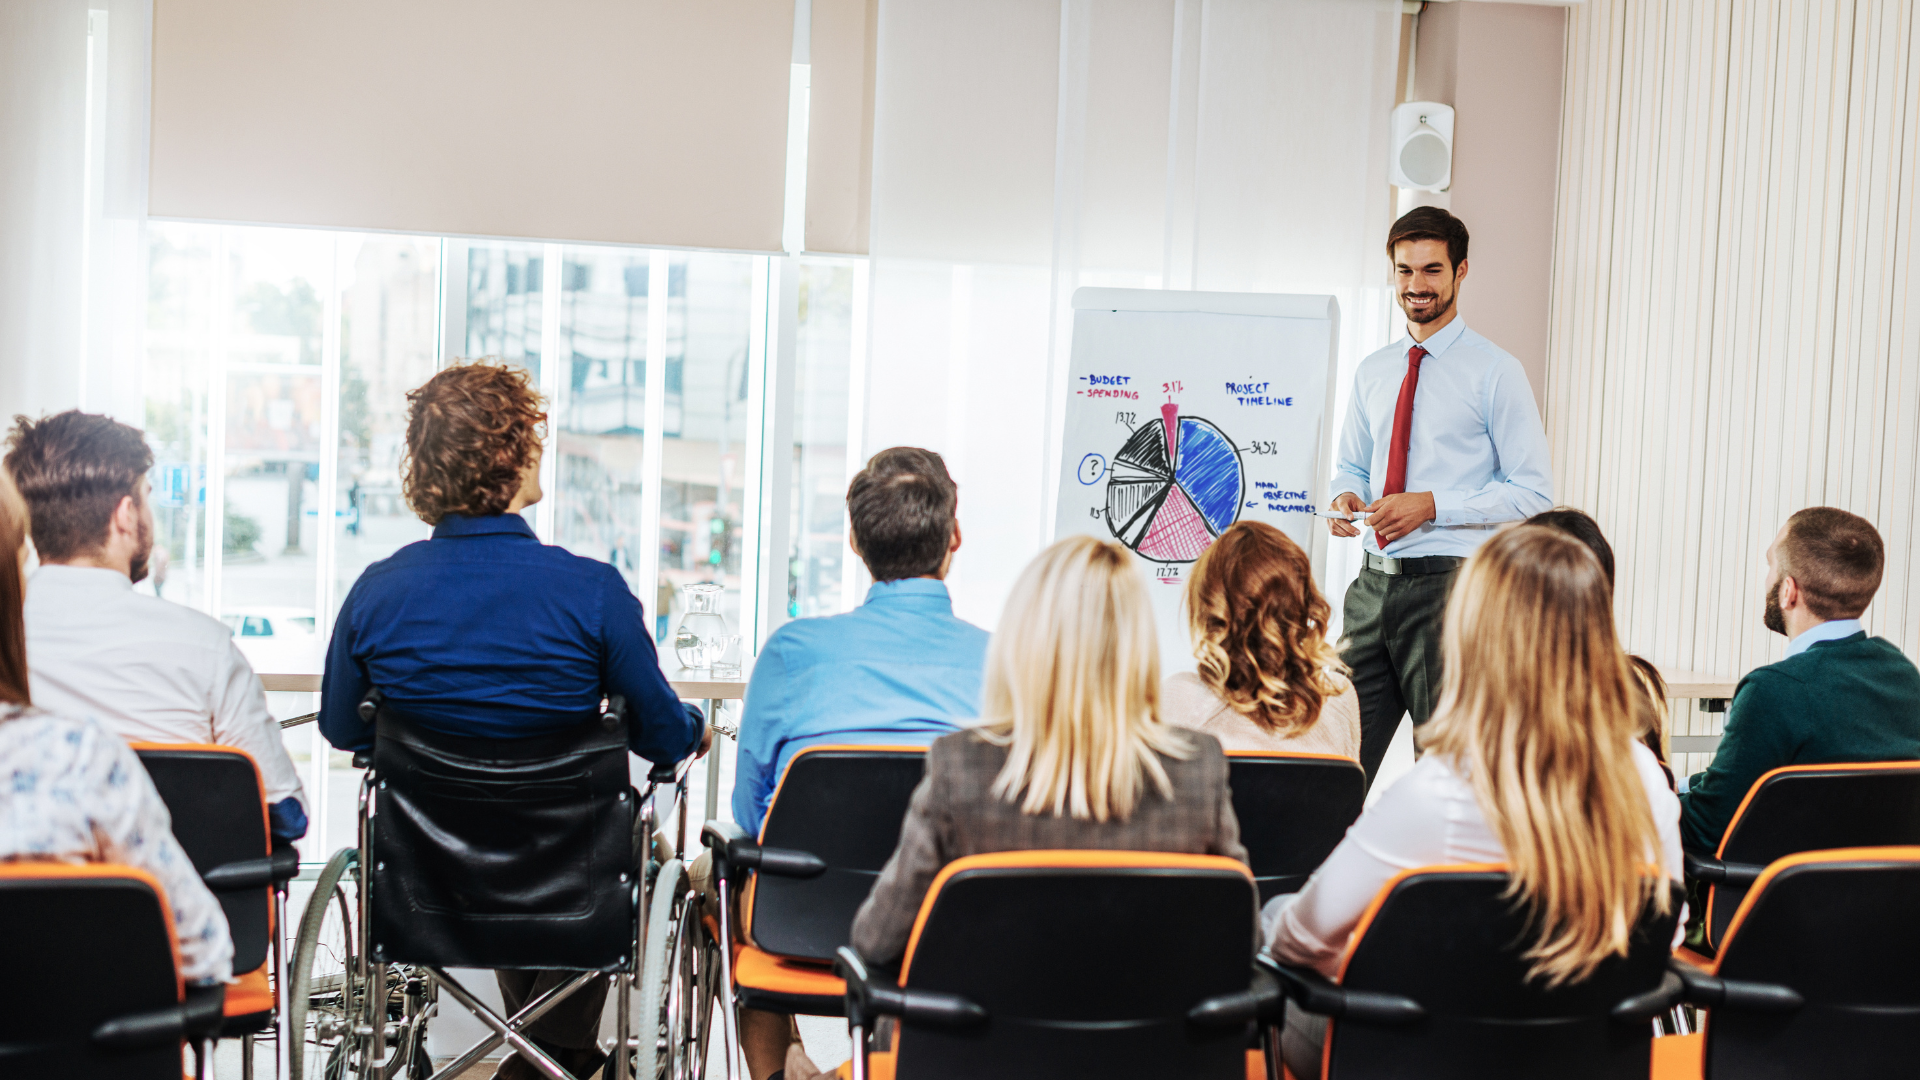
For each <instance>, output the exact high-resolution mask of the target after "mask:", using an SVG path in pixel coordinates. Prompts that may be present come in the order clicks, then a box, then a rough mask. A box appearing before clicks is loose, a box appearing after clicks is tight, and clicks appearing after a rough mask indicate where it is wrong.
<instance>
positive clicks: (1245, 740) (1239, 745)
mask: <svg viewBox="0 0 1920 1080" xmlns="http://www.w3.org/2000/svg"><path fill="white" fill-rule="evenodd" d="M1335 681H1336V682H1338V683H1339V684H1340V685H1341V686H1343V687H1345V688H1346V689H1344V690H1343V691H1341V692H1340V693H1338V694H1335V695H1334V696H1332V697H1330V698H1327V699H1326V700H1325V701H1323V702H1321V704H1320V716H1319V718H1318V719H1316V720H1315V721H1314V722H1313V725H1312V726H1311V727H1309V728H1307V730H1305V731H1302V732H1299V733H1298V734H1294V735H1275V734H1273V733H1272V732H1270V731H1266V730H1263V729H1262V728H1261V727H1260V725H1258V724H1256V723H1254V722H1253V721H1252V720H1249V719H1247V718H1246V717H1245V716H1242V715H1241V714H1240V713H1239V712H1237V711H1235V710H1234V709H1233V708H1232V707H1231V706H1229V705H1228V704H1227V703H1226V702H1224V701H1222V700H1220V698H1219V696H1218V695H1216V694H1215V693H1214V692H1213V691H1212V690H1210V689H1208V688H1207V684H1206V683H1203V682H1201V681H1200V676H1198V675H1195V674H1194V673H1193V672H1191V671H1183V672H1181V673H1180V674H1178V675H1175V676H1173V677H1171V678H1169V679H1167V680H1166V681H1165V682H1163V683H1161V684H1160V718H1161V719H1162V720H1165V721H1166V722H1167V723H1169V724H1174V725H1176V726H1179V727H1183V728H1192V729H1193V730H1194V731H1204V732H1206V733H1207V734H1209V735H1211V736H1213V737H1214V738H1216V739H1218V740H1220V749H1222V750H1277V751H1282V752H1285V753H1289V754H1338V755H1340V756H1341V757H1350V758H1353V759H1354V760H1356V761H1358V760H1359V758H1360V695H1359V694H1357V693H1355V692H1354V690H1353V684H1351V683H1349V682H1347V681H1346V680H1345V679H1344V678H1340V677H1339V676H1335Z"/></svg>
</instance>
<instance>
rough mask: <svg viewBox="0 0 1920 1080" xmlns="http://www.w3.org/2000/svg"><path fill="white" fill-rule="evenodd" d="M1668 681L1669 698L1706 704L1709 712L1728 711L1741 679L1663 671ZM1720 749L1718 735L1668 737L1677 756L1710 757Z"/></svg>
mask: <svg viewBox="0 0 1920 1080" xmlns="http://www.w3.org/2000/svg"><path fill="white" fill-rule="evenodd" d="M1660 677H1661V678H1662V679H1664V680H1666V683H1667V697H1669V698H1691V699H1693V700H1695V701H1701V702H1705V703H1706V706H1705V707H1706V710H1707V711H1708V712H1725V711H1726V708H1727V704H1726V703H1727V701H1728V699H1730V698H1732V697H1733V687H1734V684H1736V683H1738V682H1739V681H1740V680H1739V679H1737V678H1730V677H1728V676H1725V675H1709V674H1706V673H1704V672H1699V671H1686V670H1683V669H1680V668H1661V669H1660ZM1719 748H1720V736H1718V735H1668V736H1667V749H1668V750H1669V751H1671V752H1672V753H1675V754H1711V753H1713V752H1714V751H1716V750H1718V749H1719Z"/></svg>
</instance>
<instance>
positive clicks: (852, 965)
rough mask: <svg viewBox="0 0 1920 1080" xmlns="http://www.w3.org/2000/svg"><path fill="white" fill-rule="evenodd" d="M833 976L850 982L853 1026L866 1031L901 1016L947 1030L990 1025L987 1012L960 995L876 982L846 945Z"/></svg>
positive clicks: (849, 1017)
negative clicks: (880, 1018)
mask: <svg viewBox="0 0 1920 1080" xmlns="http://www.w3.org/2000/svg"><path fill="white" fill-rule="evenodd" d="M833 973H834V974H835V975H838V976H840V978H841V979H843V980H845V981H846V984H847V1022H848V1023H850V1024H857V1025H860V1026H862V1027H865V1026H868V1025H870V1024H872V1022H873V1018H874V1017H877V1016H898V1017H900V1018H901V1019H903V1020H912V1021H914V1022H915V1023H920V1024H930V1025H933V1026H934V1027H944V1028H966V1027H973V1026H975V1025H978V1024H984V1023H986V1022H987V1010H985V1009H983V1008H981V1007H980V1006H978V1005H976V1004H974V1003H973V1002H971V1001H968V1000H967V999H966V998H963V997H961V996H960V995H959V994H945V993H940V992H939V991H935V990H904V989H902V988H900V987H898V986H891V985H887V984H886V983H885V982H883V981H880V980H876V979H874V978H873V976H872V975H871V974H870V973H869V972H868V971H867V965H866V963H865V962H864V961H862V960H861V959H860V954H859V953H857V952H855V951H854V950H853V948H852V947H851V946H847V945H842V946H841V947H840V948H839V950H838V951H836V952H835V953H834V959H833Z"/></svg>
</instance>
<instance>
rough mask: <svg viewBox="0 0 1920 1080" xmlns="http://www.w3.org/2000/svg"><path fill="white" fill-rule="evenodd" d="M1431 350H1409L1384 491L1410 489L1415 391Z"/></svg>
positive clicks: (1395, 412) (1395, 405)
mask: <svg viewBox="0 0 1920 1080" xmlns="http://www.w3.org/2000/svg"><path fill="white" fill-rule="evenodd" d="M1426 356H1427V350H1425V349H1423V348H1421V347H1420V346H1418V345H1415V346H1414V347H1413V348H1411V349H1408V350H1407V377H1406V378H1404V379H1402V380H1400V400H1399V401H1396V402H1394V403H1393V441H1392V442H1390V443H1388V444H1387V486H1386V487H1385V488H1383V489H1381V492H1380V494H1382V495H1398V494H1400V493H1401V492H1403V491H1406V490H1407V443H1408V442H1410V441H1411V440H1412V438H1413V392H1414V391H1415V390H1417V389H1419V387H1420V361H1421V360H1424V359H1426Z"/></svg>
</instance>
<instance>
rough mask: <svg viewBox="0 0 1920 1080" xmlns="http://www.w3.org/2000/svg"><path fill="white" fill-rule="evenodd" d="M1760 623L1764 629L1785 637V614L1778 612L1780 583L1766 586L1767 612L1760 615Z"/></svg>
mask: <svg viewBox="0 0 1920 1080" xmlns="http://www.w3.org/2000/svg"><path fill="white" fill-rule="evenodd" d="M1760 621H1761V622H1762V623H1763V624H1765V625H1766V628H1767V629H1769V630H1771V631H1773V632H1774V633H1776V634H1779V635H1780V636H1781V637H1785V636H1786V634H1787V613H1786V612H1784V611H1781V610H1780V583H1779V582H1778V581H1776V582H1774V583H1773V584H1771V585H1769V586H1767V610H1766V611H1765V612H1763V613H1761V615H1760Z"/></svg>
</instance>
